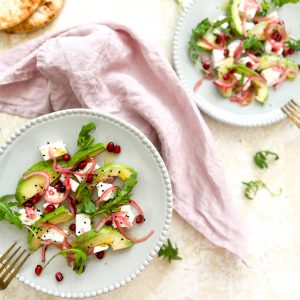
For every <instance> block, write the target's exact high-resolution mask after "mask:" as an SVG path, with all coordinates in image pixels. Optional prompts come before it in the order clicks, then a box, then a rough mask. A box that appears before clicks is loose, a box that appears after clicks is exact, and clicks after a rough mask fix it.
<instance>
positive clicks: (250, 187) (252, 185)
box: [243, 180, 281, 200]
mask: <svg viewBox="0 0 300 300" xmlns="http://www.w3.org/2000/svg"><path fill="white" fill-rule="evenodd" d="M243 184H244V185H245V190H244V195H245V197H246V198H247V199H249V200H253V199H254V198H255V196H256V194H257V192H258V191H259V190H260V189H263V188H264V189H266V190H268V192H269V193H270V194H271V195H272V196H278V195H279V194H280V193H281V190H280V191H279V192H278V193H274V192H272V191H271V190H270V189H269V187H268V186H267V185H266V184H265V183H264V182H263V181H261V180H253V181H249V182H243Z"/></svg>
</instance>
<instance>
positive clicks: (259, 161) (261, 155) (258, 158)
mask: <svg viewBox="0 0 300 300" xmlns="http://www.w3.org/2000/svg"><path fill="white" fill-rule="evenodd" d="M270 158H272V159H273V160H278V159H279V155H278V154H277V153H275V152H272V151H269V150H265V151H259V152H257V153H256V154H255V156H254V161H255V164H256V165H257V166H258V167H259V168H261V169H266V168H268V167H269V165H268V159H270Z"/></svg>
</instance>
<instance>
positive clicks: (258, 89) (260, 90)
mask: <svg viewBox="0 0 300 300" xmlns="http://www.w3.org/2000/svg"><path fill="white" fill-rule="evenodd" d="M252 83H253V86H254V89H255V99H256V101H258V102H260V103H262V104H266V103H267V102H268V99H269V88H268V86H267V84H266V83H265V82H264V81H263V80H259V79H258V78H254V79H253V80H252Z"/></svg>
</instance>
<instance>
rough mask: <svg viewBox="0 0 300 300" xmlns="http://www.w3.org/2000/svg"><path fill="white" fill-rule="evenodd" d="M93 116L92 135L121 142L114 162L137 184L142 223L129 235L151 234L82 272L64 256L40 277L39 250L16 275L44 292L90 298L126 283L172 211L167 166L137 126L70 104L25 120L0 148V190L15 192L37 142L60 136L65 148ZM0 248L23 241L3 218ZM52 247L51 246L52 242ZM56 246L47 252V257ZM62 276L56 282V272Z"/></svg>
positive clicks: (147, 257) (154, 247) (71, 147)
mask: <svg viewBox="0 0 300 300" xmlns="http://www.w3.org/2000/svg"><path fill="white" fill-rule="evenodd" d="M90 121H93V122H95V124H96V125H97V129H96V131H95V132H94V136H95V140H96V141H101V142H103V143H107V142H109V141H115V142H117V143H118V144H120V145H121V146H122V152H121V154H120V155H118V156H117V159H116V161H115V162H116V163H117V162H122V163H126V164H128V165H130V166H132V167H133V168H135V169H136V170H137V172H138V184H137V186H136V187H135V188H134V190H133V191H134V192H133V196H134V199H136V201H137V202H138V203H140V205H141V207H142V209H143V210H144V213H145V218H146V222H145V223H144V224H143V225H141V226H135V227H134V228H133V229H132V232H131V234H132V235H133V236H137V237H139V236H142V235H145V234H147V233H148V232H149V231H150V230H152V229H153V230H154V231H155V233H154V235H153V236H152V237H151V238H149V239H148V240H147V241H145V242H144V243H140V244H136V245H134V246H133V247H131V248H130V249H124V250H120V251H115V252H112V251H109V253H107V255H106V256H105V257H104V259H103V260H101V261H99V260H97V259H96V258H95V256H93V257H90V258H89V260H88V263H87V265H86V268H85V272H84V273H83V274H81V275H77V274H75V273H74V272H73V271H72V269H71V268H69V267H67V265H66V261H65V259H64V258H63V257H58V258H57V260H55V261H53V263H51V264H50V265H49V269H46V270H45V272H44V273H43V274H42V276H40V277H38V276H36V275H35V273H34V268H35V266H36V265H37V264H38V263H40V261H41V252H40V249H39V250H38V251H36V252H35V253H34V254H33V255H31V257H30V259H29V261H28V262H27V263H26V264H25V266H24V267H23V268H22V269H21V272H20V274H18V276H17V278H18V279H19V280H21V281H23V282H24V283H25V284H27V285H30V286H31V287H33V288H36V289H37V290H41V291H43V292H45V293H48V294H54V295H55V296H61V297H68V298H70V297H72V298H76V297H89V296H95V295H100V294H102V293H106V292H108V291H112V290H114V289H116V288H118V287H120V286H123V285H125V284H126V283H128V282H129V281H131V280H132V279H134V278H135V277H136V276H137V275H138V274H139V273H141V272H142V271H143V270H144V269H145V267H146V266H147V265H148V264H149V262H150V261H151V260H152V258H154V257H155V256H156V254H157V252H158V250H159V249H160V247H161V246H162V244H163V242H164V240H165V237H166V233H167V230H168V228H169V225H170V222H171V215H172V191H171V184H170V179H169V176H168V172H167V169H166V167H165V165H164V162H163V160H162V159H161V157H160V155H159V153H158V152H157V150H156V149H155V148H154V146H153V145H152V144H151V142H150V141H149V140H148V139H147V138H146V137H145V136H144V135H143V134H142V133H141V132H140V131H139V130H137V129H136V128H134V127H133V126H131V125H129V124H128V123H126V122H124V121H121V120H119V119H117V118H115V117H112V116H110V115H105V114H102V113H99V112H96V111H92V110H87V109H72V110H65V111H61V112H56V113H51V114H48V115H45V116H42V117H39V118H37V119H34V120H32V121H30V122H28V123H27V124H26V125H24V126H23V127H21V128H20V129H19V130H18V131H17V132H16V133H15V134H14V135H13V136H12V137H11V138H10V139H9V140H8V141H7V142H6V143H5V144H4V145H3V146H2V147H1V148H0V166H1V172H0V186H1V195H3V194H11V193H14V191H15V188H16V185H17V182H18V180H19V178H20V176H21V175H22V174H23V172H24V171H25V170H26V169H27V168H28V167H29V166H31V165H32V164H34V163H35V162H37V161H39V160H41V156H40V153H39V151H38V149H37V147H38V146H40V145H43V144H45V143H46V142H47V141H52V142H53V141H57V140H63V141H64V142H65V143H66V144H67V149H68V151H70V153H74V152H75V150H76V142H77V137H78V132H79V131H80V129H81V127H82V125H83V124H85V123H87V122H90ZM0 224H1V226H0V241H1V242H0V252H1V253H3V252H4V250H5V249H7V248H8V247H9V245H11V244H12V242H13V241H16V240H19V241H21V242H23V244H24V245H25V246H26V247H27V245H26V236H27V234H26V230H22V231H20V230H18V229H17V228H16V227H14V226H13V225H10V224H8V223H6V222H1V223H0ZM53 248H54V247H53ZM56 252H57V250H56V249H49V251H47V258H50V257H51V256H52V255H53V254H54V253H56ZM58 271H60V272H62V273H63V275H64V280H63V281H62V282H60V283H57V282H56V280H55V277H54V274H55V273H56V272H58Z"/></svg>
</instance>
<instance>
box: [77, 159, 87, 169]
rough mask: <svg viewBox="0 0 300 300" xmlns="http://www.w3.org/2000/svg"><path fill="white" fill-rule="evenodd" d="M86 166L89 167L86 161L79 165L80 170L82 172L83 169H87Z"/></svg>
mask: <svg viewBox="0 0 300 300" xmlns="http://www.w3.org/2000/svg"><path fill="white" fill-rule="evenodd" d="M86 165H87V162H86V161H82V162H81V163H80V164H79V165H78V168H79V169H80V170H82V169H84V168H85V167H86Z"/></svg>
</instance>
